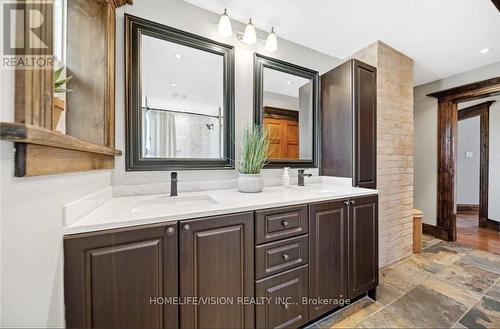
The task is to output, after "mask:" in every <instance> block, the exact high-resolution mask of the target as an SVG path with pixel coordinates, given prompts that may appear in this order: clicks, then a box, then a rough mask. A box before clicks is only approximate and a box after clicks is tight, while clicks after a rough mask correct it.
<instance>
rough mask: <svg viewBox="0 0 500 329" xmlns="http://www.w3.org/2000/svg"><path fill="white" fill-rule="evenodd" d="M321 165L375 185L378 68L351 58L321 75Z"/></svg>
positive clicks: (325, 169) (362, 183) (355, 183)
mask: <svg viewBox="0 0 500 329" xmlns="http://www.w3.org/2000/svg"><path fill="white" fill-rule="evenodd" d="M321 125H322V127H321V166H320V173H321V174H322V175H325V176H339V177H352V179H353V186H358V187H365V188H376V185H377V184H376V182H377V170H376V164H377V158H376V157H377V143H376V141H377V70H376V68H374V67H372V66H370V65H368V64H365V63H363V62H360V61H358V60H355V59H351V60H349V61H347V62H345V63H343V64H341V65H339V66H337V67H336V68H334V69H332V70H331V71H329V72H327V73H325V74H323V75H322V76H321Z"/></svg>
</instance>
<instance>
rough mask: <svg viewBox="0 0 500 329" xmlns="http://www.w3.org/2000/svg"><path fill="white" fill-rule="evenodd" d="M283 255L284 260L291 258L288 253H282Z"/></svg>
mask: <svg viewBox="0 0 500 329" xmlns="http://www.w3.org/2000/svg"><path fill="white" fill-rule="evenodd" d="M281 257H283V259H284V260H289V259H290V256H288V254H283V255H281Z"/></svg>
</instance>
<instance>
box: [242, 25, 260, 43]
mask: <svg viewBox="0 0 500 329" xmlns="http://www.w3.org/2000/svg"><path fill="white" fill-rule="evenodd" d="M243 42H244V43H246V44H247V45H253V44H254V43H256V42H257V34H256V33H255V28H254V27H253V24H252V19H251V18H250V21H249V22H248V24H247V26H246V27H245V34H243Z"/></svg>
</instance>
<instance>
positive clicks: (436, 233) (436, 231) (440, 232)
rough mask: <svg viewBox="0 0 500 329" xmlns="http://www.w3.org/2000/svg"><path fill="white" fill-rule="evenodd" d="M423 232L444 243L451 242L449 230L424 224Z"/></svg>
mask: <svg viewBox="0 0 500 329" xmlns="http://www.w3.org/2000/svg"><path fill="white" fill-rule="evenodd" d="M422 232H423V233H424V234H427V235H432V236H433V237H435V238H438V239H441V240H444V241H450V240H449V234H448V229H446V228H444V227H441V226H436V225H431V224H426V223H422Z"/></svg>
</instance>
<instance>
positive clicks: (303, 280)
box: [255, 265, 309, 328]
mask: <svg viewBox="0 0 500 329" xmlns="http://www.w3.org/2000/svg"><path fill="white" fill-rule="evenodd" d="M308 275H309V273H308V266H307V265H303V266H300V267H298V268H295V269H292V270H289V271H286V272H283V273H280V274H276V275H273V276H271V277H269V278H265V279H262V280H259V281H257V282H256V284H255V293H256V297H259V298H263V299H264V298H265V302H264V303H261V304H259V305H257V307H256V313H255V315H256V327H257V328H298V327H299V326H300V325H302V324H304V323H306V322H307V321H308V319H309V316H308V306H307V304H306V303H304V302H303V298H307V296H308V292H307V289H308V288H307V286H308Z"/></svg>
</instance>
